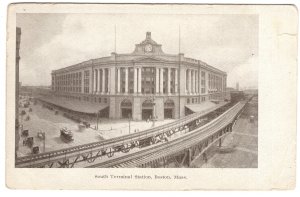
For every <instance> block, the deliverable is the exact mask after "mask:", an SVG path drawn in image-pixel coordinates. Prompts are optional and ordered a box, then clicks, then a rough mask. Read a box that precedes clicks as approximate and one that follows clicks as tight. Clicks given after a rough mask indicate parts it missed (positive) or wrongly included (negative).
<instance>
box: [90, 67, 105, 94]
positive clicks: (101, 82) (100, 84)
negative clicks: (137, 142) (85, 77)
mask: <svg viewBox="0 0 300 197" xmlns="http://www.w3.org/2000/svg"><path fill="white" fill-rule="evenodd" d="M106 73H107V75H106ZM108 76H109V69H106V68H101V69H94V75H93V84H94V87H93V92H94V93H107V92H108V90H109V88H108V87H109V77H108Z"/></svg>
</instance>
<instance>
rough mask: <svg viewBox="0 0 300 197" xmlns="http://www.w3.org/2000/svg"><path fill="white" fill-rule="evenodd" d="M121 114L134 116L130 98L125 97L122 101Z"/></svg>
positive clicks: (127, 116)
mask: <svg viewBox="0 0 300 197" xmlns="http://www.w3.org/2000/svg"><path fill="white" fill-rule="evenodd" d="M121 116H122V118H131V117H132V103H131V101H130V100H128V99H125V100H123V101H122V102H121Z"/></svg>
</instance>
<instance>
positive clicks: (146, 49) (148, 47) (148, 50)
mask: <svg viewBox="0 0 300 197" xmlns="http://www.w3.org/2000/svg"><path fill="white" fill-rule="evenodd" d="M145 51H146V52H151V51H152V45H151V44H147V45H146V46H145Z"/></svg>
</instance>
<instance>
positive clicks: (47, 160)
mask: <svg viewBox="0 0 300 197" xmlns="http://www.w3.org/2000/svg"><path fill="white" fill-rule="evenodd" d="M233 105H234V104H233V103H221V104H218V105H216V106H215V107H214V108H212V109H209V110H206V111H204V112H199V113H194V114H191V115H188V116H186V117H184V118H181V119H179V120H177V121H174V122H172V123H169V124H165V125H161V126H158V127H155V128H152V129H148V130H145V131H141V132H138V133H132V134H129V135H125V136H120V137H116V138H112V139H108V140H103V141H100V142H94V143H89V144H84V145H79V146H74V147H70V148H66V149H61V150H56V151H51V152H46V153H40V154H35V155H30V156H25V157H18V158H17V159H16V167H21V168H33V167H37V168H43V167H46V168H58V167H59V168H71V167H106V166H108V167H111V166H117V165H121V163H120V162H116V161H122V159H124V158H126V157H127V159H126V161H124V162H123V163H127V162H129V161H130V160H129V161H127V160H128V159H129V158H131V160H136V159H139V160H141V159H142V158H147V157H148V158H149V159H150V158H152V157H153V155H155V154H158V152H157V151H159V150H161V149H165V150H164V151H163V152H164V153H160V154H162V155H166V151H167V150H170V151H171V150H172V148H174V146H177V147H179V144H182V145H180V147H182V146H184V147H185V148H180V149H178V148H176V149H174V150H176V151H179V152H182V151H185V150H186V147H192V149H191V150H193V149H195V147H194V146H189V145H186V144H185V143H187V142H188V141H191V140H192V141H193V142H194V141H195V140H196V139H197V141H198V142H199V141H201V142H202V141H203V140H204V141H205V140H206V141H205V143H207V140H208V139H210V138H212V139H213V140H216V139H217V138H216V137H218V138H220V137H221V136H223V134H225V133H227V132H228V131H230V130H231V129H230V128H231V127H232V121H233V120H234V118H236V117H237V114H239V112H240V111H241V109H242V108H243V106H244V105H245V102H243V103H238V104H236V105H234V106H233ZM228 109H229V110H228ZM216 117H217V118H216ZM232 118H233V119H232ZM228 120H230V121H228ZM219 124H220V125H222V127H220V128H219V127H218V125H219ZM212 126H213V128H211V127H212ZM199 129H201V130H199ZM212 129H214V130H213V131H211V130H212ZM208 131H210V132H208ZM176 133H188V135H183V136H181V137H178V138H175V139H172V140H171V138H172V136H174V135H175V134H176ZM204 133H207V134H209V136H208V138H205V137H203V136H204ZM200 136H201V139H200ZM202 138H203V139H202ZM170 140H171V141H170ZM195 143H196V142H195ZM209 144H211V143H209ZM165 146H166V147H165ZM145 147H147V148H145ZM201 150H202V149H201ZM129 151H132V152H133V153H128V152H129ZM176 151H175V152H176ZM190 152H191V151H190ZM190 152H189V154H191V153H190ZM141 154H144V155H141ZM170 154H171V153H168V155H170ZM116 155H117V156H116ZM120 155H121V156H120ZM151 155H152V156H151ZM112 157H114V158H112ZM185 157H187V156H185ZM161 158H164V159H166V158H169V157H167V156H162V157H159V158H158V160H159V161H160V160H161ZM149 159H147V162H146V160H145V159H144V162H134V163H136V164H135V165H134V166H138V167H139V166H142V167H144V166H145V165H146V166H147V165H149V162H150V161H148V160H149ZM154 160H156V159H154ZM156 161H157V160H156ZM107 162H108V163H109V164H108V163H107ZM114 162H116V163H114ZM92 163H93V165H92ZM152 163H153V162H152ZM156 163H157V162H156ZM123 165H124V166H127V164H126V165H125V164H123ZM128 166H131V165H128Z"/></svg>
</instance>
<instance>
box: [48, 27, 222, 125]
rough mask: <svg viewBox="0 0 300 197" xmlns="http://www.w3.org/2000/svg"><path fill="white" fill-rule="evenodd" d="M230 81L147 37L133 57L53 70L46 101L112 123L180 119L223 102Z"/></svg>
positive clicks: (137, 47) (118, 56) (127, 56)
mask: <svg viewBox="0 0 300 197" xmlns="http://www.w3.org/2000/svg"><path fill="white" fill-rule="evenodd" d="M226 77H227V75H226V73H225V72H223V71H221V70H219V69H217V68H214V67H212V66H209V65H208V64H206V63H204V62H202V61H200V60H196V59H192V58H187V57H185V56H184V54H182V53H180V54H175V55H171V54H166V53H164V52H163V51H162V46H161V45H160V44H158V43H156V42H155V41H154V40H152V38H151V33H150V32H147V34H146V39H145V40H144V41H142V42H141V43H139V44H136V45H135V49H134V51H133V52H132V53H129V54H116V53H111V56H108V57H102V58H98V59H92V60H88V61H85V62H82V63H79V64H76V65H72V66H69V67H65V68H62V69H58V70H54V71H53V72H52V85H51V89H52V98H49V97H48V98H47V100H48V102H52V103H54V104H56V105H61V106H63V107H65V108H68V109H70V110H74V111H77V112H82V113H90V114H95V113H98V112H99V114H100V115H102V116H107V117H109V118H128V117H132V118H133V119H135V120H141V119H148V118H151V117H155V118H157V119H159V120H161V119H164V118H179V117H182V116H185V115H186V113H188V112H189V111H197V110H199V109H201V106H202V105H203V103H207V101H209V100H223V99H224V95H225V90H226ZM53 97H55V99H53Z"/></svg>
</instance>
